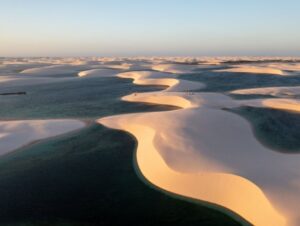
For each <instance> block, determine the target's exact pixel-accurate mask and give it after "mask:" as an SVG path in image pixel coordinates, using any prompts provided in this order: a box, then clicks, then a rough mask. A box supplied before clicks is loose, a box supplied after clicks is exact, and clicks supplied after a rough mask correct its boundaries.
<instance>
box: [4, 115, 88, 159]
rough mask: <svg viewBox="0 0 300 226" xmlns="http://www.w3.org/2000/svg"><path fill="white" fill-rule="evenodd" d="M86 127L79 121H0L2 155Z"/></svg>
mask: <svg viewBox="0 0 300 226" xmlns="http://www.w3.org/2000/svg"><path fill="white" fill-rule="evenodd" d="M84 126H85V123H83V122H81V121H78V120H71V119H64V120H24V121H0V155H3V154H6V153H8V152H11V151H13V150H15V149H17V148H20V147H22V146H24V145H26V144H29V143H31V142H33V141H37V140H41V139H45V138H49V137H53V136H57V135H61V134H64V133H67V132H70V131H73V130H76V129H80V128H82V127H84Z"/></svg>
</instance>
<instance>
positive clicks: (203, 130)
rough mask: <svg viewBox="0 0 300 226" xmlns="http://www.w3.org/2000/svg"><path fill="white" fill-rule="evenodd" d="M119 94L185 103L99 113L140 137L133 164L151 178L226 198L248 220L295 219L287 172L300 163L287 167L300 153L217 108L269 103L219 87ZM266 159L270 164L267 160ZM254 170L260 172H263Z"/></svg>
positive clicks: (193, 193) (185, 191)
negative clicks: (271, 145) (286, 150)
mask: <svg viewBox="0 0 300 226" xmlns="http://www.w3.org/2000/svg"><path fill="white" fill-rule="evenodd" d="M135 73H138V72H135ZM142 74H143V72H142ZM142 74H141V75H140V77H143V75H142ZM127 75H128V74H127ZM126 77H128V76H126ZM134 77H138V76H137V75H136V76H134ZM144 82H145V81H144ZM150 82H152V81H151V79H150ZM156 82H158V83H159V81H156ZM163 84H165V81H163ZM169 85H170V86H172V85H173V86H174V85H176V83H175V82H172V84H171V83H170V84H169ZM123 100H126V101H136V102H149V103H160V104H168V105H175V106H179V107H182V108H183V109H182V110H176V111H172V112H157V113H141V114H130V115H122V116H113V117H107V118H103V119H100V120H99V122H100V123H102V124H104V125H106V126H108V127H112V128H116V129H123V130H125V131H128V132H130V133H132V134H133V135H134V136H135V137H136V138H137V139H138V143H139V145H138V151H137V160H138V165H139V168H140V170H141V172H142V174H143V175H144V176H145V178H146V179H147V180H149V181H150V182H151V183H153V184H155V185H156V186H158V187H160V188H162V189H164V190H167V191H170V192H173V193H176V194H180V195H183V196H187V197H193V198H196V199H200V200H205V201H208V202H212V203H215V204H218V205H221V206H224V207H226V208H228V209H230V210H232V211H234V212H236V213H238V214H239V215H240V216H242V217H243V218H245V219H247V220H248V221H249V222H251V223H253V224H254V225H262V226H268V225H270V226H273V225H278V226H280V225H297V223H298V221H297V220H298V219H297V218H298V211H296V210H297V208H295V207H296V206H297V205H298V202H299V201H300V200H297V199H296V197H298V196H296V193H295V189H294V187H293V186H290V185H287V184H289V183H286V181H285V180H288V181H297V180H298V178H300V177H298V175H299V173H298V172H300V167H297V169H294V168H293V167H294V166H295V164H296V163H297V164H298V162H299V160H298V159H297V158H295V156H289V155H282V154H280V153H276V152H274V151H272V150H269V149H267V148H265V147H264V146H262V145H261V144H260V143H259V142H258V141H257V140H256V139H255V137H254V135H253V133H252V130H251V127H250V125H249V123H248V122H247V121H246V120H244V119H242V118H241V117H239V116H237V115H235V114H232V113H228V112H225V111H223V110H222V108H223V107H227V108H228V107H229V108H230V107H238V106H242V105H247V104H248V105H253V104H256V105H257V106H258V105H260V106H267V105H265V104H264V103H262V102H256V103H254V102H253V101H252V102H251V101H235V100H233V99H231V98H229V97H227V96H225V95H222V94H217V93H195V94H187V93H182V92H153V93H143V94H132V95H129V96H126V97H124V98H123ZM174 122H176V123H174ZM214 137H215V138H214ZM237 137H238V140H237V139H236V138H237ZM254 151H255V152H254ZM257 156H260V160H259V161H257ZM266 161H272V163H273V164H271V165H270V164H265V162H266ZM292 166H293V167H292ZM274 167H275V168H276V169H273V168H274ZM298 168H299V169H298ZM291 170H292V171H293V173H291V174H290V176H289V177H286V178H284V180H283V181H282V174H283V172H290V171H291ZM260 172H264V174H263V175H264V177H261V175H262V174H261V173H260ZM274 172H275V175H274ZM299 176H300V175H299ZM266 178H268V180H266ZM271 185H272V186H271ZM226 188H227V189H226ZM283 191H284V192H285V193H286V194H288V195H287V196H289V197H293V196H295V197H294V200H292V199H290V198H286V197H287V196H286V197H285V198H283V197H282V196H281V193H282V192H283ZM241 192H243V193H244V194H242V193H241ZM287 204H289V205H287ZM295 222H296V223H295Z"/></svg>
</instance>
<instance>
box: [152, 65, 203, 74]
mask: <svg viewBox="0 0 300 226" xmlns="http://www.w3.org/2000/svg"><path fill="white" fill-rule="evenodd" d="M206 67H209V65H185V64H154V65H153V66H152V69H153V70H155V71H161V72H168V73H173V74H185V73H194V70H195V69H198V68H206Z"/></svg>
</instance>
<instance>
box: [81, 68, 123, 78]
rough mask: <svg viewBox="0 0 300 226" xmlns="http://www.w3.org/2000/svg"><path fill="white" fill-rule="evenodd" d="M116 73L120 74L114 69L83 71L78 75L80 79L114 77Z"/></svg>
mask: <svg viewBox="0 0 300 226" xmlns="http://www.w3.org/2000/svg"><path fill="white" fill-rule="evenodd" d="M116 73H118V71H117V70H113V69H92V70H87V71H81V72H79V73H78V76H79V77H85V76H98V77H112V76H114V75H115V74H116Z"/></svg>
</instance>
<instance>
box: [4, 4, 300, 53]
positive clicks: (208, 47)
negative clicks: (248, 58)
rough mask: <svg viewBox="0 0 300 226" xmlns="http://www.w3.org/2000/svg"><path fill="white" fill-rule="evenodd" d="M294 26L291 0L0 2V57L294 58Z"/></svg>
mask: <svg viewBox="0 0 300 226" xmlns="http://www.w3.org/2000/svg"><path fill="white" fill-rule="evenodd" d="M299 27H300V1H299V0H281V1H280V0H147V1H146V0H106V1H103V0H49V1H46V0H0V56H138V55H184V56H188V55H191V56H204V55H208V56H211V55H265V56H266V55H285V56H289V55H291V56H292V55H298V56H300V29H299Z"/></svg>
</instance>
